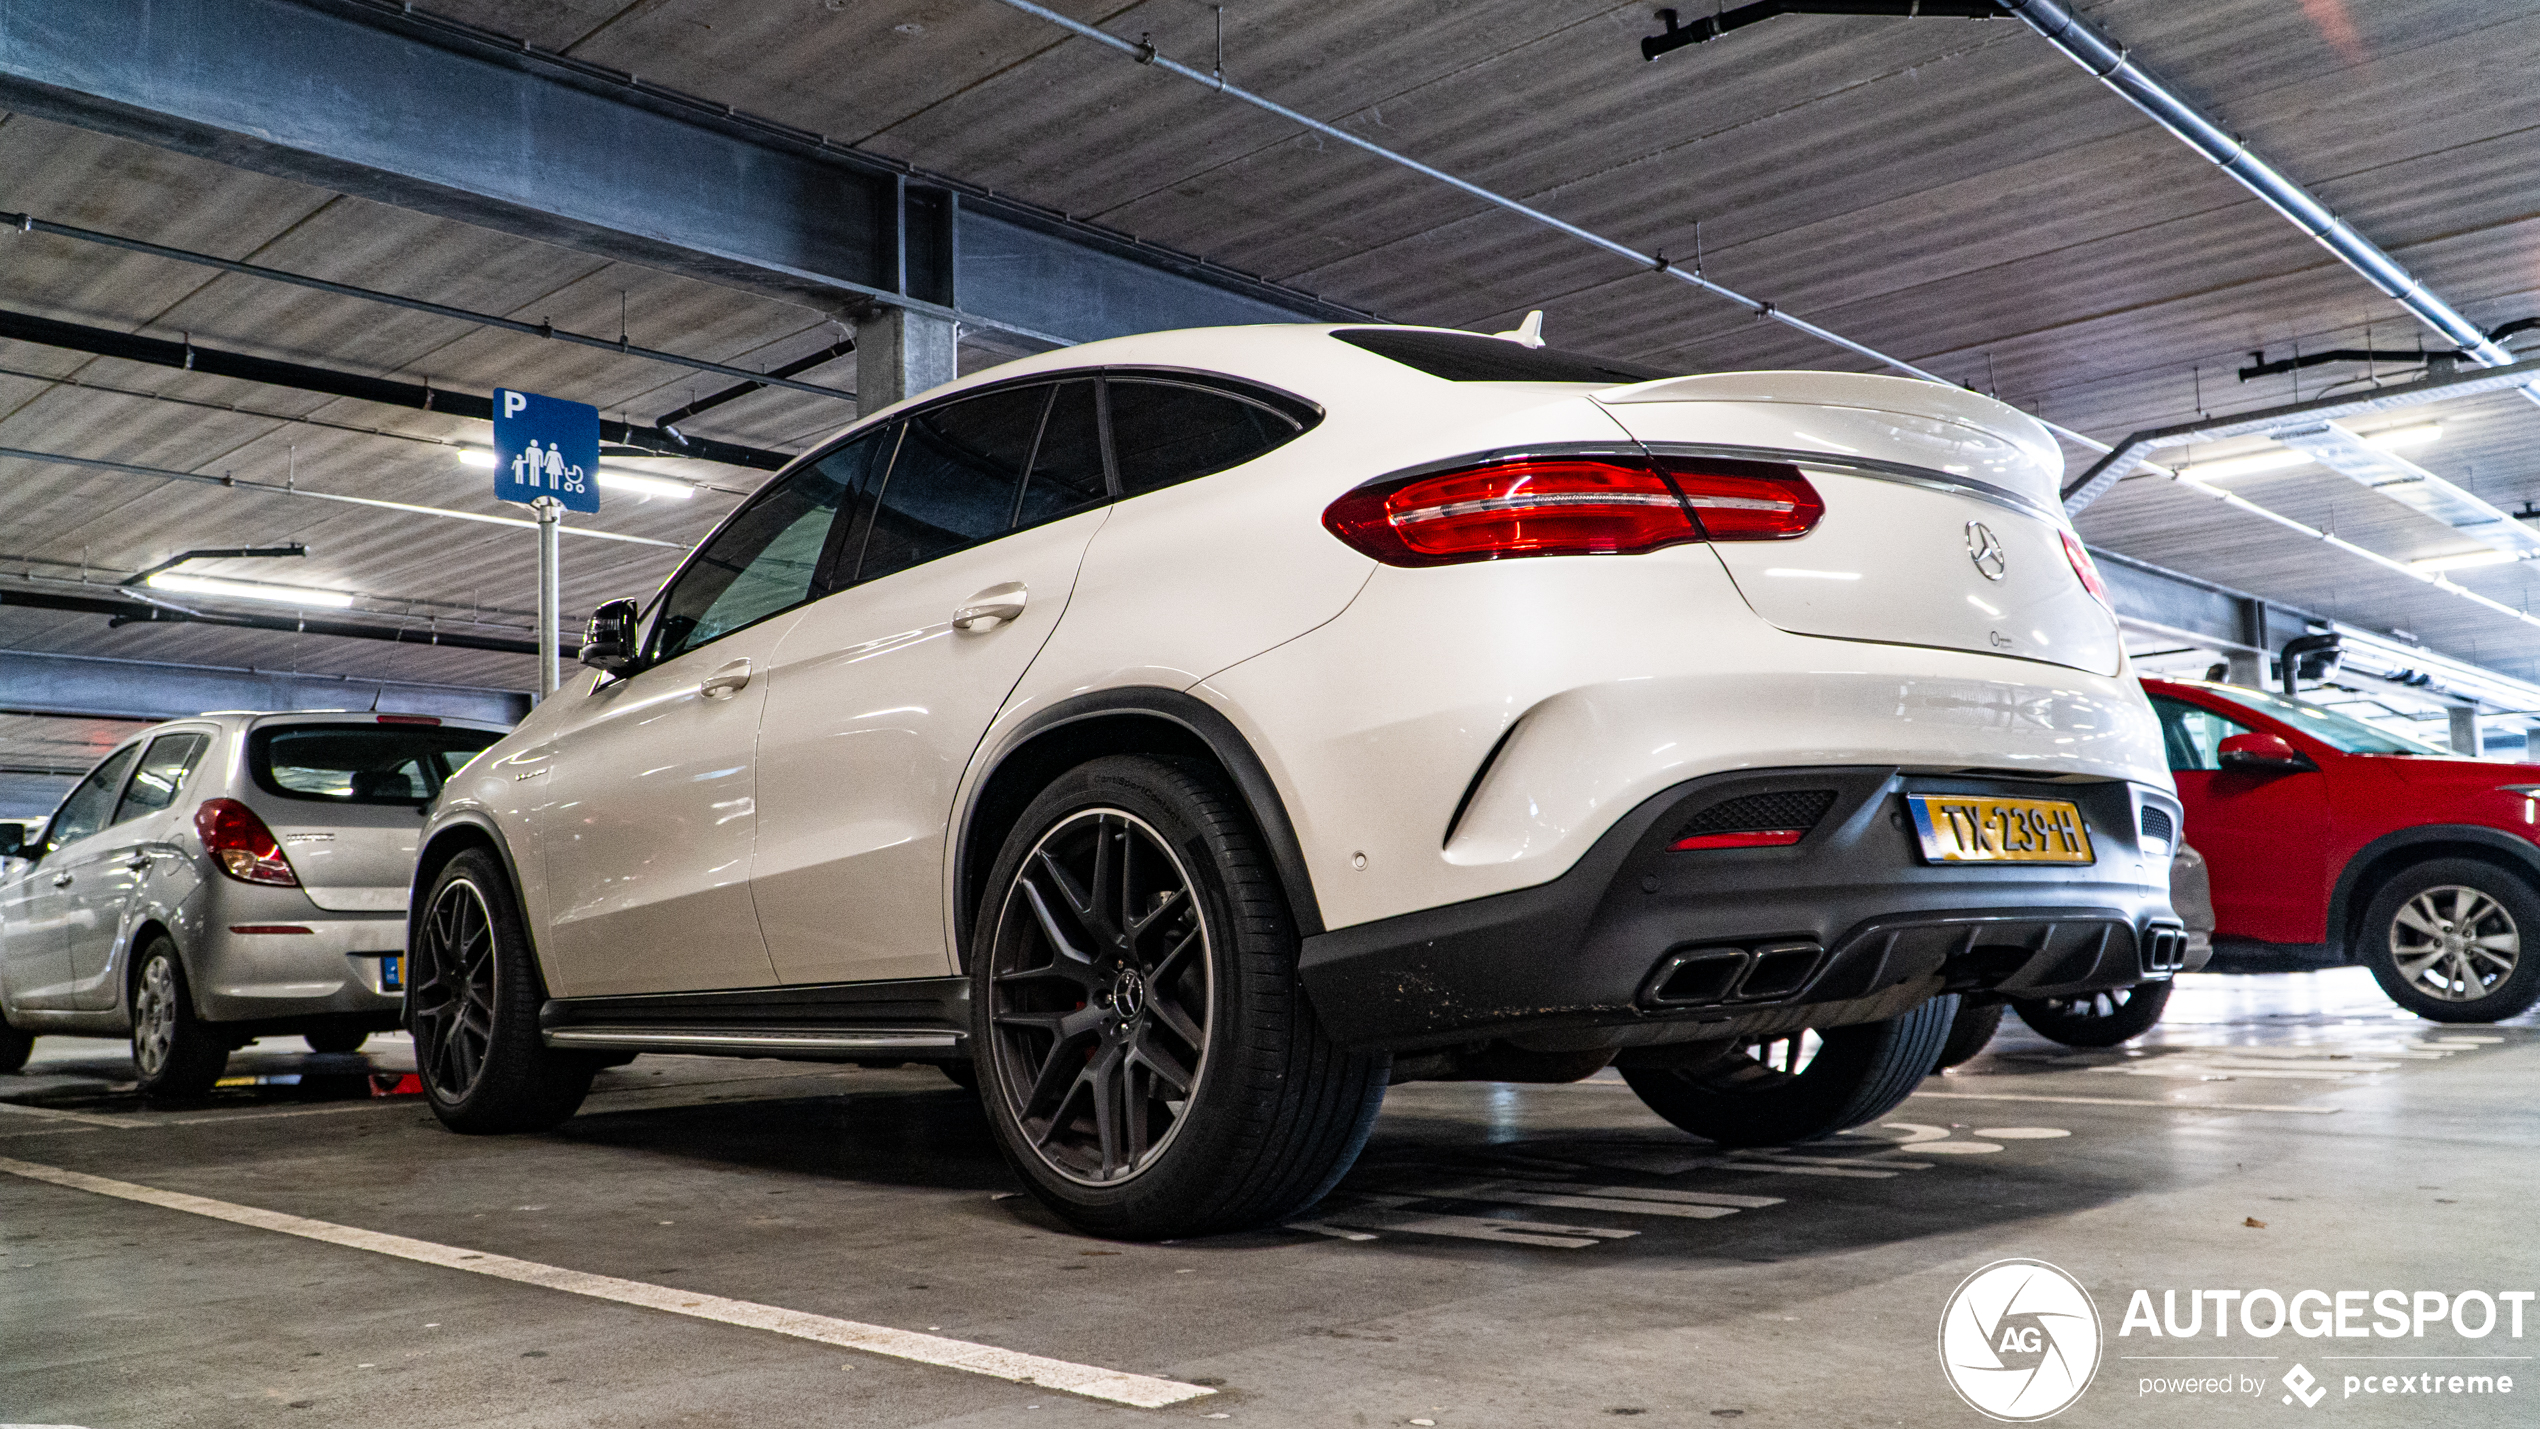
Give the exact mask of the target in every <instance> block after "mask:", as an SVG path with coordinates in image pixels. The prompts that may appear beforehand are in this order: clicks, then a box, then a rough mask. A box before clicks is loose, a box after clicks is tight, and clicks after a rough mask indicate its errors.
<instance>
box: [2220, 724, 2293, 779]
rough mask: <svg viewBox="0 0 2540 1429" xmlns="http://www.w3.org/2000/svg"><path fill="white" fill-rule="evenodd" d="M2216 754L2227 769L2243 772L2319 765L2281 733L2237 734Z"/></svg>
mask: <svg viewBox="0 0 2540 1429" xmlns="http://www.w3.org/2000/svg"><path fill="white" fill-rule="evenodd" d="M2214 753H2215V756H2216V758H2218V759H2219V760H2220V761H2221V763H2222V767H2223V768H2225V769H2229V770H2233V771H2235V772H2238V773H2242V774H2290V773H2292V772H2294V771H2295V770H2300V769H2311V768H2315V767H2317V766H2315V765H2313V764H2312V763H2311V761H2309V760H2307V759H2305V758H2303V757H2302V754H2301V751H2299V750H2297V749H2295V748H2294V747H2293V746H2292V745H2291V744H2289V743H2287V742H2286V741H2285V738H2284V736H2282V735H2280V734H2258V733H2256V732H2254V731H2253V732H2251V733H2248V734H2235V735H2233V736H2231V737H2230V738H2229V739H2226V740H2224V741H2223V742H2222V747H2221V748H2219V749H2217V750H2215V751H2214Z"/></svg>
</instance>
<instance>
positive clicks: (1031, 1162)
mask: <svg viewBox="0 0 2540 1429" xmlns="http://www.w3.org/2000/svg"><path fill="white" fill-rule="evenodd" d="M1297 952H1298V939H1297V936H1296V932H1295V929H1294V925H1293V923H1292V921H1291V920H1290V918H1289V916H1288V911H1287V905H1286V901H1285V899H1284V898H1283V897H1282V896H1281V893H1280V890H1279V885H1278V881H1277V879H1276V877H1275V876H1274V875H1273V874H1272V873H1271V870H1270V861H1269V858H1268V856H1267V855H1266V854H1265V853H1264V852H1263V850H1262V847H1261V844H1260V841H1259V836H1258V835H1257V834H1256V833H1254V831H1253V829H1252V827H1251V822H1250V819H1249V817H1248V815H1247V814H1246V812H1245V810H1244V808H1243V806H1242V804H1241V803H1240V802H1239V801H1238V800H1237V798H1236V797H1235V796H1234V795H1233V793H1232V792H1231V791H1230V790H1228V789H1227V788H1226V787H1225V786H1224V784H1223V783H1222V782H1221V781H1220V780H1219V779H1218V778H1217V777H1216V773H1215V771H1214V770H1213V769H1210V768H1209V767H1207V766H1205V765H1200V764H1196V763H1191V762H1185V761H1179V760H1167V759H1160V758H1152V757H1147V756H1134V755H1120V756H1111V757H1107V758H1104V759H1099V760H1095V761H1093V762H1091V763H1089V764H1086V765H1083V766H1080V767H1079V768H1077V769H1074V770H1070V771H1068V772H1067V773H1065V774H1062V775H1060V776H1059V777H1058V779H1057V780H1056V781H1055V782H1054V783H1052V784H1051V785H1050V787H1049V788H1047V789H1045V790H1043V791H1042V793H1041V794H1040V795H1039V797H1037V798H1036V799H1035V800H1034V801H1033V803H1032V805H1031V807H1030V808H1028V809H1026V810H1025V811H1024V812H1023V815H1022V817H1021V819H1020V820H1019V821H1018V822H1017V823H1016V825H1015V827H1014V829H1013V831H1012V832H1011V833H1010V834H1009V835H1008V837H1007V839H1006V842H1005V847H1004V849H1003V851H1002V852H1001V853H1000V855H999V857H998V859H997V862H996V864H995V866H994V868H993V869H992V871H991V874H990V877H989V880H988V884H987V893H986V895H985V897H984V898H983V900H982V903H981V906H980V909H979V913H978V918H977V921H976V923H975V925H974V927H973V931H972V949H971V956H970V975H971V980H972V981H971V987H972V995H971V1016H972V1019H973V1030H972V1037H971V1049H972V1055H973V1057H974V1058H975V1061H974V1062H973V1064H972V1066H973V1069H974V1071H975V1074H976V1076H977V1078H978V1081H979V1087H980V1096H981V1100H982V1102H983V1103H984V1104H985V1105H986V1107H987V1110H988V1117H989V1123H990V1125H991V1126H992V1127H993V1128H994V1129H995V1131H996V1135H997V1140H998V1144H999V1146H1000V1147H1001V1148H1002V1149H1003V1150H1004V1152H1005V1154H1006V1159H1007V1161H1008V1162H1009V1163H1010V1164H1011V1165H1012V1166H1013V1167H1014V1169H1015V1170H1016V1172H1017V1173H1018V1174H1019V1175H1021V1176H1022V1178H1023V1179H1024V1181H1025V1183H1026V1184H1027V1185H1029V1186H1030V1187H1031V1189H1032V1191H1033V1193H1034V1194H1035V1195H1036V1196H1038V1197H1039V1198H1040V1199H1041V1201H1042V1202H1043V1204H1045V1205H1047V1206H1049V1207H1050V1209H1051V1210H1053V1211H1055V1212H1056V1213H1057V1214H1058V1215H1059V1216H1061V1217H1062V1218H1064V1219H1066V1220H1067V1221H1069V1222H1070V1223H1071V1224H1074V1225H1075V1226H1077V1227H1078V1228H1080V1229H1083V1230H1086V1231H1089V1232H1092V1233H1094V1234H1097V1235H1105V1236H1116V1237H1121V1238H1127V1239H1160V1238H1166V1237H1173V1236H1187V1235H1198V1234H1205V1233H1208V1232H1212V1231H1220V1230H1232V1229H1238V1228H1241V1227H1245V1226H1251V1225H1257V1224H1260V1223H1262V1222H1264V1221H1271V1220H1277V1219H1279V1218H1281V1217H1284V1216H1287V1215H1290V1214H1293V1213H1294V1212H1296V1211H1298V1210H1300V1209H1302V1208H1303V1207H1305V1206H1307V1205H1310V1204H1312V1203H1313V1202H1314V1201H1316V1200H1318V1199H1320V1198H1321V1196H1322V1195H1323V1193H1324V1192H1325V1191H1327V1190H1329V1189H1330V1188H1331V1186H1332V1184H1333V1183H1334V1182H1335V1181H1337V1180H1339V1179H1340V1176H1341V1174H1342V1173H1343V1172H1344V1171H1346V1170H1347V1169H1348V1167H1349V1163H1350V1162H1351V1161H1352V1160H1354V1159H1355V1158H1356V1157H1357V1154H1358V1149H1359V1147H1360V1146H1361V1145H1363V1144H1364V1143H1365V1141H1366V1137H1367V1132H1368V1130H1369V1128H1370V1127H1371V1126H1372V1125H1373V1123H1374V1120H1375V1114H1376V1109H1377V1107H1378V1106H1379V1105H1380V1104H1381V1103H1382V1101H1383V1097H1384V1089H1385V1081H1386V1072H1387V1070H1388V1068H1389V1066H1390V1062H1389V1059H1387V1058H1386V1057H1384V1056H1383V1055H1382V1054H1376V1053H1364V1052H1353V1051H1350V1050H1348V1049H1346V1048H1343V1047H1341V1046H1339V1045H1338V1044H1336V1043H1334V1042H1333V1041H1332V1040H1331V1039H1330V1037H1329V1035H1328V1034H1326V1033H1325V1032H1324V1031H1323V1029H1322V1024H1321V1022H1320V1021H1319V1020H1318V1019H1317V1018H1316V1017H1315V1015H1314V1010H1313V1007H1312V1005H1311V1003H1310V1002H1308V1000H1307V999H1306V996H1305V991H1304V988H1303V986H1302V985H1301V984H1300V983H1299V981H1298V979H1297V973H1296V960H1297Z"/></svg>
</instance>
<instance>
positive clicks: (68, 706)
mask: <svg viewBox="0 0 2540 1429" xmlns="http://www.w3.org/2000/svg"><path fill="white" fill-rule="evenodd" d="M369 709H377V710H381V711H386V712H391V713H396V714H437V715H448V716H451V717H453V718H458V719H481V720H492V721H496V722H498V723H502V724H517V723H519V721H520V719H521V717H522V716H524V715H526V714H528V713H529V694H528V692H527V691H525V690H492V689H484V688H480V687H476V686H470V685H424V684H408V683H405V682H402V681H397V680H366V679H356V678H352V677H349V676H339V675H304V674H296V673H292V672H288V671H280V670H240V669H232V668H229V667H226V666H219V665H178V664H169V663H163V662H159V661H151V660H114V659H106V658H103V657H99V656H93V655H53V654H41V653H36V652H33V651H26V650H0V714H18V715H51V716H61V717H68V718H73V719H117V720H140V721H157V720H163V719H180V718H183V717H184V716H187V715H197V714H202V713H204V712H205V711H207V710H369Z"/></svg>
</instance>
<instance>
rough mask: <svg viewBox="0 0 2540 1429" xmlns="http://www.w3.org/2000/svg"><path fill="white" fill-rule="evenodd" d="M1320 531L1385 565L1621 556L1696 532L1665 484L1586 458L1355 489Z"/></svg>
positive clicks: (1696, 536)
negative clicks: (1534, 557) (1543, 557)
mask: <svg viewBox="0 0 2540 1429" xmlns="http://www.w3.org/2000/svg"><path fill="white" fill-rule="evenodd" d="M1323 525H1324V526H1325V527H1326V528H1327V529H1328V530H1330V531H1331V533H1332V534H1333V535H1335V536H1338V537H1340V538H1341V539H1342V540H1344V541H1347V542H1348V543H1349V544H1350V545H1352V546H1355V547H1357V548H1358V549H1359V550H1361V551H1364V552H1366V553H1367V554H1368V555H1371V556H1374V557H1375V558H1376V559H1377V560H1380V561H1383V562H1384V563H1385V564H1387V565H1389V566H1448V565H1455V564H1457V563H1459V562H1463V561H1495V560H1502V559H1505V558H1507V557H1511V556H1590V555H1605V556H1628V555H1637V554H1639V553H1640V552H1642V551H1654V550H1657V549H1658V548H1659V547H1661V546H1673V545H1678V544H1680V543H1683V542H1686V541H1699V540H1701V539H1702V533H1701V532H1700V531H1698V530H1696V529H1695V528H1694V524H1693V521H1692V519H1691V518H1690V517H1688V516H1687V515H1686V514H1685V508H1684V503H1683V502H1682V501H1679V500H1677V499H1676V493H1675V491H1674V489H1673V488H1671V487H1669V486H1668V485H1667V482H1666V479H1665V478H1663V477H1661V476H1659V475H1658V473H1656V472H1654V471H1652V470H1650V469H1649V468H1647V467H1645V466H1637V465H1631V464H1627V463H1624V462H1617V461H1603V460H1599V459H1596V458H1593V457H1537V458H1526V459H1521V460H1517V461H1505V462H1494V463H1492V464H1490V465H1488V466H1478V467H1469V468H1466V469H1465V470H1462V471H1449V472H1440V473H1438V474H1437V475H1434V476H1417V477H1411V478H1409V479H1407V480H1403V481H1395V482H1384V483H1379V484H1376V485H1372V486H1362V487H1360V488H1358V489H1357V490H1355V491H1352V492H1350V493H1349V494H1347V495H1345V496H1343V497H1342V498H1341V499H1340V500H1338V501H1335V502H1333V503H1332V505H1331V507H1330V509H1328V510H1326V511H1325V512H1324V513H1323Z"/></svg>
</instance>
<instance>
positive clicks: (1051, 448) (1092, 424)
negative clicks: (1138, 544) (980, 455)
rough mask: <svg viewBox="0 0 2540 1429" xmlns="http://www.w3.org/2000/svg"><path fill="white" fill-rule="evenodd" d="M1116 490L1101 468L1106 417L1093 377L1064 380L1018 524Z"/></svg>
mask: <svg viewBox="0 0 2540 1429" xmlns="http://www.w3.org/2000/svg"><path fill="white" fill-rule="evenodd" d="M1110 495H1111V490H1110V485H1109V483H1107V482H1106V481H1104V479H1103V474H1102V418H1101V416H1100V414H1099V413H1098V411H1097V410H1096V408H1095V406H1094V384H1093V382H1092V381H1091V380H1090V379H1088V380H1084V381H1078V382H1062V383H1060V384H1059V386H1058V396H1057V398H1056V399H1055V400H1053V401H1052V402H1051V403H1050V414H1049V419H1048V420H1047V421H1044V422H1043V423H1041V440H1040V444H1039V445H1038V446H1037V447H1035V448H1034V449H1033V453H1032V475H1031V477H1030V478H1029V479H1028V480H1026V481H1025V482H1024V483H1023V504H1022V505H1021V506H1019V507H1017V508H1016V509H1015V513H1014V524H1015V525H1016V526H1018V527H1020V526H1038V525H1039V524H1041V523H1042V522H1044V521H1055V520H1057V519H1058V518H1059V517H1061V516H1065V515H1068V514H1069V513H1071V512H1076V511H1082V510H1084V509H1085V508H1086V507H1088V506H1100V505H1101V504H1102V503H1103V502H1104V501H1105V500H1107V499H1109V497H1110Z"/></svg>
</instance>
